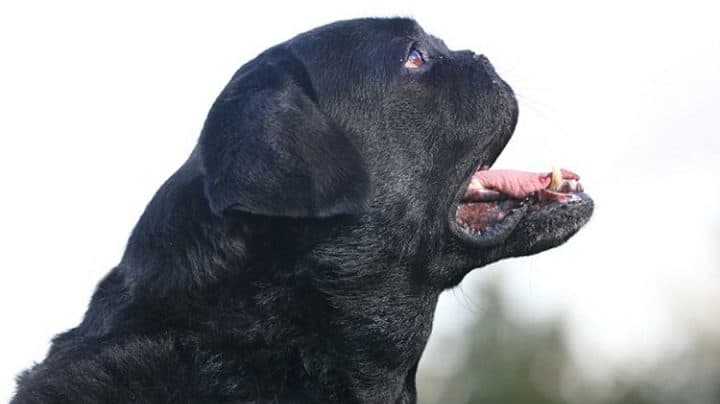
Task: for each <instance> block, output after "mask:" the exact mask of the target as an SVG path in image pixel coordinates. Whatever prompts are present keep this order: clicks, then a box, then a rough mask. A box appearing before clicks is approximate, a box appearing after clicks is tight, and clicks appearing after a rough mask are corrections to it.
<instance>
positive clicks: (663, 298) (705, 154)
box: [0, 0, 720, 401]
mask: <svg viewBox="0 0 720 404" xmlns="http://www.w3.org/2000/svg"><path fill="white" fill-rule="evenodd" d="M253 3H254V4H253V7H252V8H250V6H248V5H247V4H248V3H247V2H240V1H237V2H230V1H214V2H193V3H189V2H177V1H176V2H153V3H152V4H150V2H135V1H131V2H123V3H117V4H112V5H108V4H101V3H99V2H84V3H83V2H67V1H65V2H50V1H47V2H35V1H26V2H22V3H20V2H16V3H15V4H12V5H11V4H9V2H5V3H2V5H0V60H2V62H0V179H1V180H2V184H3V186H4V190H5V191H4V192H3V193H2V198H0V223H2V227H1V228H0V238H1V240H0V242H1V244H0V245H2V250H0V268H2V275H0V276H2V280H1V281H0V310H1V314H2V319H3V323H4V326H3V329H4V331H3V335H2V343H1V344H0V357H1V358H2V361H0V401H2V400H3V398H7V397H9V395H10V393H11V391H12V389H13V383H12V378H13V376H14V375H15V374H16V373H17V372H18V371H19V370H21V369H23V368H25V367H27V366H29V365H30V364H31V362H32V361H33V360H40V359H42V357H43V355H44V353H45V350H46V349H47V346H48V345H47V344H48V341H49V339H50V338H51V336H52V335H53V334H55V333H57V332H60V331H62V330H65V329H67V328H70V327H72V326H74V325H76V324H77V323H78V322H79V320H80V318H81V316H82V313H83V312H84V309H85V307H86V305H87V302H88V300H89V297H90V295H91V293H92V291H93V287H94V286H95V284H96V283H97V281H98V280H99V279H100V278H101V277H102V276H103V275H104V274H105V273H106V272H107V271H108V270H109V269H110V268H111V267H112V266H114V265H115V264H116V263H117V261H118V260H119V258H120V255H121V253H122V250H123V248H124V243H125V241H126V238H127V236H128V234H129V232H130V230H131V228H132V226H133V225H134V224H135V222H136V220H137V219H138V217H139V215H140V213H141V212H142V210H143V208H144V206H145V204H146V203H147V202H148V201H149V199H150V198H151V196H152V194H153V193H154V192H155V190H156V189H157V187H158V186H159V185H160V184H161V183H162V182H163V181H164V179H165V178H167V177H168V176H169V175H170V174H171V173H172V172H173V171H174V170H175V169H176V168H177V167H178V166H179V164H181V163H182V161H184V159H185V158H186V157H187V155H188V154H189V152H190V150H191V149H192V147H193V145H194V143H195V141H196V139H197V136H198V133H199V130H200V128H201V125H202V123H203V120H204V118H205V114H206V113H207V110H208V108H209V106H210V104H211V103H212V101H213V100H214V98H215V96H216V95H217V94H218V92H219V91H220V90H221V88H222V87H223V86H224V85H225V83H226V82H227V80H229V78H230V76H231V74H232V73H233V72H234V71H235V70H236V69H237V68H238V67H239V66H240V65H241V64H243V63H245V62H246V61H248V60H249V59H251V58H252V57H254V56H255V55H256V54H258V53H259V52H261V51H262V50H264V49H265V48H267V47H269V46H271V45H273V44H275V43H278V42H281V41H283V40H285V39H288V38H289V37H291V36H293V35H295V34H297V33H299V32H302V31H304V30H307V29H310V28H312V27H315V26H317V25H321V24H324V23H327V22H330V21H334V20H337V19H344V18H353V17H361V16H394V15H404V16H413V17H415V18H416V19H417V20H418V21H419V22H420V23H421V25H423V27H424V28H425V29H426V30H427V31H428V32H431V33H433V34H436V35H437V36H439V37H441V38H443V39H444V40H445V41H446V43H447V44H448V45H449V46H450V47H451V48H455V49H463V48H468V49H473V50H475V51H478V52H482V53H484V54H486V55H487V56H488V57H489V58H490V60H491V61H492V62H493V63H494V64H495V66H496V68H497V70H498V72H499V73H500V74H501V75H502V76H503V77H504V78H505V79H506V80H507V81H508V82H509V83H510V84H511V85H512V86H513V87H514V89H515V91H516V93H517V94H518V97H519V102H520V110H521V114H520V123H519V125H518V128H517V131H516V136H515V138H514V139H513V141H512V142H511V143H510V145H509V146H508V148H507V149H506V152H505V154H503V156H502V157H501V158H500V160H499V161H498V163H497V166H504V167H510V166H512V167H515V168H524V169H537V170H546V169H548V168H549V167H550V166H552V165H562V166H565V167H568V168H571V169H573V170H574V171H576V172H579V173H580V174H581V176H582V177H583V183H584V185H585V188H586V190H587V191H588V192H589V193H590V194H591V195H592V196H593V197H594V198H595V200H596V203H597V208H596V214H595V217H594V218H593V221H592V222H591V223H590V224H589V225H588V226H587V228H586V229H584V231H583V232H582V233H580V234H579V235H578V236H577V237H576V238H575V239H573V240H572V241H571V242H569V243H568V244H567V245H566V246H565V247H563V248H560V249H557V250H553V251H550V252H547V253H545V254H542V255H540V256H535V257H531V258H523V259H516V260H511V261H508V262H507V263H505V264H498V265H496V266H495V267H496V268H498V269H499V268H502V269H503V270H502V271H483V270H479V271H475V273H473V274H471V275H470V276H469V277H468V279H466V281H465V282H464V283H463V289H464V290H465V291H466V293H465V294H466V295H471V293H470V292H469V291H471V290H473V289H474V288H475V287H476V286H475V284H477V283H481V282H483V280H484V279H486V278H488V277H492V276H502V277H503V278H504V279H505V280H506V281H507V282H505V283H504V285H505V290H506V294H505V296H506V298H507V299H508V302H509V303H510V304H511V305H512V307H513V308H514V309H515V310H514V313H516V314H517V316H518V317H519V318H523V319H538V318H547V317H549V316H552V315H556V314H563V315H565V316H567V318H568V320H569V328H568V335H569V337H570V338H571V342H572V344H573V345H572V346H573V352H575V353H577V356H576V357H577V360H578V363H579V364H580V366H581V368H584V369H585V370H586V371H587V372H588V373H589V374H596V375H597V374H602V373H603V372H607V371H608V369H613V368H616V367H621V366H623V365H624V364H626V363H628V362H637V361H640V362H641V363H652V362H653V361H654V360H655V359H656V358H657V357H658V354H659V353H660V352H664V351H666V350H668V349H670V350H673V349H674V350H682V349H686V348H687V345H688V344H691V343H692V340H691V338H690V337H689V335H687V334H686V331H685V330H686V329H687V327H686V325H687V323H688V322H694V323H697V322H699V323H702V322H703V321H705V322H707V320H709V319H711V318H712V317H713V315H712V314H713V310H714V314H715V317H717V310H718V309H717V308H718V307H719V306H718V304H717V303H718V302H720V275H719V272H720V263H719V262H718V259H719V258H720V254H718V253H717V251H718V248H717V246H718V244H719V243H720V214H718V213H719V212H720V209H719V208H718V204H717V202H716V201H717V200H718V197H720V182H719V181H718V180H717V178H716V177H717V175H718V173H719V172H720V170H718V169H719V168H720V162H718V160H717V157H716V156H717V154H718V152H720V137H719V136H718V133H719V132H720V114H719V113H718V109H719V107H720V28H718V25H717V16H718V15H720V9H719V8H718V7H720V6H717V5H716V4H718V3H717V2H712V1H708V2H692V1H683V2H676V3H662V2H640V1H638V2H632V3H631V2H603V3H598V5H596V6H592V7H591V6H588V5H585V4H586V3H583V2H577V1H574V2H573V1H563V2H558V1H550V2H538V1H523V2H519V1H518V2H513V1H495V2H492V3H490V2H482V1H475V2H468V3H466V4H464V3H458V2H452V1H443V2H426V3H425V2H423V3H420V2H411V1H390V0H386V1H381V2H366V3H365V4H356V3H358V2H353V3H352V4H351V3H347V4H346V3H344V2H327V3H318V2H308V1H305V2H294V3H288V4H287V5H279V4H273V3H271V2H264V3H262V2H260V3H258V2H253ZM681 191H682V192H683V194H682V195H681V194H680V192H681ZM489 274H492V275H489ZM462 296H463V294H462V293H458V292H455V293H449V294H446V295H444V296H443V298H442V299H441V303H440V307H439V309H438V313H437V316H436V329H435V334H434V337H433V339H432V340H431V345H430V346H429V348H428V349H429V352H428V354H429V355H428V358H430V359H432V358H433V357H437V355H439V354H441V352H440V351H441V349H440V347H439V345H437V344H436V343H433V341H436V340H438V339H439V338H440V337H442V335H445V334H448V333H452V332H457V331H459V330H460V328H461V327H460V325H461V324H462V322H463V321H465V320H467V319H468V318H470V317H471V316H472V314H473V312H472V302H470V303H468V302H466V301H464V298H463V297H462ZM703 318H705V319H706V320H703ZM710 329H712V330H714V331H718V329H717V327H716V328H712V327H710ZM588 358H593V360H592V361H590V360H588Z"/></svg>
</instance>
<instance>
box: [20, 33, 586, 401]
mask: <svg viewBox="0 0 720 404" xmlns="http://www.w3.org/2000/svg"><path fill="white" fill-rule="evenodd" d="M516 118H517V105H516V102H515V98H514V96H513V93H512V91H511V89H510V88H509V87H508V86H507V85H506V84H505V83H504V82H503V81H502V80H501V79H500V78H499V77H498V76H497V75H496V74H495V72H494V71H493V68H492V67H491V65H490V63H489V62H488V60H487V59H486V58H485V57H484V56H481V55H476V54H474V53H472V52H470V51H459V52H455V51H450V50H448V49H447V47H446V46H445V44H444V43H443V42H442V41H441V40H439V39H437V38H435V37H433V36H430V35H427V34H425V33H424V32H423V31H422V29H421V28H420V27H419V26H418V25H417V24H416V23H415V22H414V21H412V20H407V19H362V20H353V21H344V22H338V23H334V24H331V25H328V26H324V27H321V28H318V29H316V30H313V31H310V32H307V33H305V34H302V35H300V36H298V37H296V38H294V39H291V40H290V41H288V42H285V43H283V44H280V45H277V46H275V47H273V48H271V49H269V50H267V51H266V52H264V53H262V54H261V55H260V56H258V57H257V58H256V59H255V60H253V61H251V62H249V63H248V64H246V65H245V66H243V67H242V68H241V69H240V70H238V71H237V73H236V74H235V75H234V76H233V78H232V80H231V81H230V83H229V84H228V85H227V87H226V88H225V89H224V90H223V92H222V93H221V94H220V96H219V97H218V99H217V101H216V102H215V104H214V105H213V107H212V109H211V110H210V113H209V115H208V118H207V121H206V123H205V127H204V129H203V132H202V134H201V137H200V140H199V143H198V146H197V148H196V149H195V151H194V152H193V153H192V155H191V156H190V158H189V159H188V161H187V162H186V163H185V164H184V165H183V166H182V167H181V168H180V169H179V170H178V171H177V172H176V173H175V174H174V175H173V176H172V177H170V179H169V180H168V181H167V182H166V183H165V184H164V185H163V186H162V187H161V188H160V190H159V191H158V192H157V194H156V195H155V197H154V198H153V200H152V201H151V202H150V204H149V205H148V207H147V209H146V211H145V213H144V214H143V215H142V217H141V218H140V220H139V222H138V224H137V226H136V227H135V229H134V231H133V233H132V235H131V237H130V239H129V241H128V245H127V250H126V251H125V254H124V256H123V258H122V261H121V262H120V264H119V265H118V266H117V267H116V268H114V269H113V270H112V271H111V272H110V274H109V275H107V277H106V278H105V279H103V280H102V282H100V284H99V285H98V288H97V291H96V292H95V294H94V296H93V298H92V301H91V302H90V306H89V308H88V311H87V313H86V315H85V318H84V320H83V321H82V323H81V324H80V325H79V326H78V327H76V328H74V329H71V330H70V331H67V332H65V333H63V334H60V335H58V336H57V337H56V338H55V340H54V341H53V345H52V348H51V349H50V351H49V353H48V356H47V358H46V359H45V361H44V362H42V363H40V364H37V365H36V366H35V367H33V368H32V369H30V370H28V371H26V372H24V373H23V374H22V375H21V376H20V377H19V384H18V390H17V394H16V397H15V398H14V401H13V402H14V403H126V402H138V403H219V402H236V403H241V402H242V403H248V402H251V403H265V402H268V403H269V402H282V403H359V402H381V403H412V402H415V400H416V393H415V382H414V378H415V371H416V369H417V364H418V361H419V359H420V356H421V354H422V352H423V348H424V346H425V343H426V341H427V339H428V336H429V335H430V330H431V326H432V318H433V312H434V309H435V304H436V301H437V297H438V295H439V294H440V292H441V291H443V290H444V289H446V288H449V287H452V286H454V285H456V284H458V282H460V280H461V279H462V278H463V277H464V276H465V274H467V273H468V272H469V271H470V270H471V269H472V268H476V267H480V266H483V265H487V264H489V263H491V262H493V261H497V260H499V259H502V258H505V257H514V256H521V255H528V254H533V253H536V252H539V251H543V250H545V249H548V248H552V247H555V246H557V245H560V244H561V243H563V242H564V241H565V240H567V239H568V238H569V237H570V236H571V235H573V234H574V233H575V232H576V231H577V230H578V229H579V228H580V227H581V226H582V225H583V224H584V223H585V222H586V221H587V219H588V218H589V217H590V215H591V213H592V206H593V204H592V200H591V199H590V198H589V197H587V196H586V195H585V194H583V193H572V194H565V195H566V196H567V197H562V198H560V199H559V202H547V201H543V200H540V199H538V198H537V197H535V196H533V195H536V194H537V192H536V193H533V194H529V193H528V195H527V197H526V198H524V199H522V198H509V197H507V195H505V193H507V192H509V191H507V192H505V193H504V192H503V191H504V189H503V188H502V187H499V186H498V187H496V188H495V194H494V195H495V197H498V196H499V198H496V199H493V198H491V199H489V200H488V199H483V198H480V199H477V200H471V201H468V200H467V198H465V196H466V194H468V193H469V191H468V189H470V188H472V187H470V188H469V187H468V184H469V183H470V179H471V177H473V176H474V175H476V171H477V169H478V168H479V167H481V166H485V165H491V164H492V163H493V161H494V160H495V159H496V158H497V156H498V154H499V153H500V151H501V150H502V149H503V147H504V146H505V144H506V142H507V141H508V140H509V139H510V136H511V134H512V131H513V129H514V126H515V122H516ZM489 172H492V170H490V171H489ZM481 173H482V172H481ZM543 178H544V177H543ZM548 178H549V177H548ZM476 190H477V189H476ZM573 190H575V191H577V190H578V189H577V188H573ZM505 191H506V190H505ZM473 203H474V205H473ZM469 206H475V207H480V208H478V209H479V210H476V211H474V210H467V209H466V208H467V207H469ZM463 209H465V210H464V211H463V212H464V213H463V215H460V211H461V210H463ZM468 212H469V213H468ZM488 212H489V215H488ZM460 216H462V217H460ZM476 219H477V220H476ZM479 219H482V220H479Z"/></svg>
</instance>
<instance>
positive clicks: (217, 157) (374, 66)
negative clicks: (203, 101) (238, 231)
mask: <svg viewBox="0 0 720 404" xmlns="http://www.w3.org/2000/svg"><path fill="white" fill-rule="evenodd" d="M517 116H518V107H517V103H516V101H515V97H514V95H513V92H512V90H511V89H510V87H509V86H508V85H507V84H506V83H505V82H504V81H503V80H502V79H501V78H500V77H499V76H498V75H497V74H496V72H495V71H494V69H493V67H492V66H491V64H490V63H489V61H488V59H487V58H486V57H485V56H482V55H479V54H476V53H473V52H471V51H452V50H450V49H448V48H447V47H446V46H445V44H444V43H443V41H442V40H440V39H438V38H436V37H434V36H432V35H429V34H427V33H425V32H424V31H423V30H422V28H420V27H419V26H418V25H417V24H416V23H415V22H414V21H412V20H408V19H363V20H352V21H343V22H338V23H334V24H331V25H327V26H324V27H321V28H318V29H315V30H313V31H310V32H307V33H304V34H301V35H299V36H297V37H295V38H293V39H291V40H289V41H287V42H285V43H283V44H280V45H277V46H275V47H273V48H271V49H269V50H267V51H266V52H264V53H262V54H261V55H259V56H258V57H257V58H256V59H254V60H253V61H251V62H250V63H248V64H246V65H245V66H243V67H242V68H240V70H238V71H237V72H236V73H235V75H234V76H233V78H232V80H231V81H230V83H229V84H228V85H227V87H226V88H225V89H224V90H223V91H222V93H221V94H220V96H219V97H218V99H217V101H216V102H215V104H214V105H213V107H212V109H211V111H210V113H209V115H208V118H207V121H206V124H205V127H204V129H203V133H202V135H201V139H200V149H199V150H200V154H201V158H202V164H203V168H204V189H205V196H206V198H207V201H208V203H209V205H210V207H211V210H212V211H213V213H214V214H216V215H220V216H227V217H230V216H233V215H243V216H245V217H251V220H254V221H255V222H256V223H264V225H265V226H268V227H271V228H272V229H273V230H272V231H271V232H277V233H278V234H282V233H285V229H283V227H287V226H292V227H297V226H301V227H304V228H306V229H311V230H312V231H311V232H302V233H293V234H302V235H303V239H302V240H289V239H287V237H285V238H282V240H283V242H284V243H303V244H304V245H308V251H309V253H308V256H311V257H313V259H315V260H319V261H323V263H324V264H328V265H330V266H339V267H342V268H344V270H345V271H348V273H351V274H353V275H360V274H364V275H370V273H371V272H373V271H374V272H382V276H393V277H395V276H401V277H402V278H403V279H413V280H414V281H418V282H421V283H422V282H424V283H426V284H432V285H435V286H437V287H438V289H442V288H445V287H449V286H452V285H454V284H456V283H457V282H459V281H460V280H461V279H462V277H463V276H464V275H465V274H466V273H467V272H468V271H469V270H470V269H472V268H475V267H478V266H482V265H485V264H487V263H490V262H492V261H496V260H498V259H501V258H505V257H511V256H520V255H527V254H532V253H536V252H539V251H542V250H545V249H548V248H551V247H554V246H557V245H559V244H561V243H562V242H564V241H565V240H567V239H568V238H569V237H570V236H571V235H572V234H574V233H575V232H576V231H577V230H578V229H579V228H580V227H581V226H582V225H583V224H584V223H585V221H586V220H587V219H588V218H589V216H590V214H591V212H592V201H591V200H590V199H589V198H587V197H585V196H582V197H580V198H576V199H577V200H575V201H574V202H573V203H549V204H548V203H544V204H540V203H534V204H533V203H524V204H522V205H521V206H520V205H518V206H515V205H513V206H512V207H509V208H507V210H508V212H504V213H508V214H507V215H506V217H505V219H502V220H497V221H495V222H493V223H492V232H484V231H483V232H473V231H469V230H468V229H467V228H466V227H465V226H462V225H461V224H462V223H460V222H459V220H458V218H457V216H456V212H457V210H458V206H459V204H460V202H461V199H462V197H463V195H464V194H465V192H466V189H467V187H468V183H469V182H470V179H471V177H472V176H473V173H475V172H476V171H477V170H478V168H479V167H481V166H490V165H492V163H493V162H494V161H495V159H496V158H497V157H498V155H499V154H500V152H501V151H502V149H503V147H504V146H505V144H506V143H507V142H508V140H509V139H510V137H511V135H512V132H513V129H514V127H515V123H516V120H517ZM490 233H492V234H490ZM278 237H280V235H278ZM381 263H382V264H381ZM374 272H373V273H374ZM398 273H401V274H402V275H399V274H398ZM388 274H392V275H388Z"/></svg>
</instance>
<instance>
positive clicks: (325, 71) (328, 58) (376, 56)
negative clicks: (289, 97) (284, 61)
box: [285, 18, 426, 88]
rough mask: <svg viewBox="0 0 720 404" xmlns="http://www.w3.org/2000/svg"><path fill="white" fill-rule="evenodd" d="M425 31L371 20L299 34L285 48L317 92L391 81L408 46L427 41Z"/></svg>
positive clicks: (400, 21)
mask: <svg viewBox="0 0 720 404" xmlns="http://www.w3.org/2000/svg"><path fill="white" fill-rule="evenodd" d="M425 36H426V35H425V33H424V31H423V30H422V28H421V27H420V26H419V25H418V24H417V23H416V22H415V21H413V20H411V19H406V18H391V19H379V18H368V19H358V20H348V21H339V22H336V23H333V24H329V25H325V26H322V27H319V28H316V29H314V30H312V31H308V32H306V33H303V34H300V35H298V36H296V37H295V38H293V39H291V40H289V41H288V42H286V43H285V46H286V47H287V48H288V49H289V50H290V51H291V52H292V53H293V54H294V55H295V57H296V58H297V59H298V60H300V61H301V62H303V64H304V65H305V67H306V69H307V71H308V75H309V76H310V77H311V79H312V80H313V82H314V84H315V86H316V88H318V87H323V83H325V84H332V85H339V84H340V83H338V81H340V82H344V83H347V81H348V80H362V79H363V78H367V77H372V78H373V79H374V80H378V81H383V80H384V79H389V77H388V76H390V75H392V73H393V69H394V67H396V66H400V63H399V62H400V61H401V60H402V58H404V57H405V56H406V52H407V50H408V46H409V44H411V43H412V41H413V40H414V39H417V38H421V37H425Z"/></svg>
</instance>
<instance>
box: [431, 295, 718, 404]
mask: <svg viewBox="0 0 720 404" xmlns="http://www.w3.org/2000/svg"><path fill="white" fill-rule="evenodd" d="M479 299H480V301H481V303H480V306H481V307H482V310H481V311H480V313H477V315H476V317H475V320H474V321H473V322H472V323H471V324H470V326H469V327H468V328H467V329H466V330H465V331H464V332H463V333H462V334H461V335H459V336H458V337H457V340H454V341H448V343H450V344H453V346H449V348H452V349H457V347H456V346H455V344H465V347H464V348H465V351H464V352H465V355H464V356H463V358H462V360H461V361H460V363H459V364H458V365H457V367H456V368H455V370H454V371H453V372H452V374H451V375H450V376H449V377H444V378H443V379H442V380H443V381H442V382H438V380H435V379H434V378H433V375H432V373H431V372H432V364H429V366H426V368H428V369H423V368H422V367H421V370H420V374H419V375H418V390H419V392H420V397H419V401H420V403H422V404H436V403H437V404H449V403H452V404H497V403H508V404H516V403H518V404H525V403H528V404H556V403H557V404H560V403H573V404H574V403H578V404H587V403H593V404H595V403H598V404H600V403H602V404H645V403H648V404H649V403H657V404H660V403H662V404H679V403H687V404H719V403H720V350H718V346H719V344H718V343H717V342H716V341H715V340H714V339H711V340H705V342H703V340H702V339H701V338H698V339H696V343H695V344H694V345H693V347H694V348H693V349H692V350H691V351H689V352H686V353H685V354H683V355H681V356H673V357H667V358H663V360H661V361H660V362H659V365H658V367H657V369H654V370H653V371H648V372H647V374H642V375H640V377H623V375H618V377H617V380H614V381H612V382H611V383H609V384H607V385H603V386H596V385H592V383H591V382H589V381H587V380H584V379H583V378H582V377H581V376H580V375H577V374H574V373H573V372H572V370H573V366H572V361H571V358H570V357H569V355H568V352H567V348H566V344H565V341H564V339H563V334H562V332H561V331H562V323H561V321H559V320H556V321H551V322H546V323H533V324H525V323H521V322H519V321H516V320H514V319H512V318H511V317H509V316H508V313H507V310H506V308H505V307H504V306H503V304H502V299H501V298H500V296H499V291H498V288H497V283H494V282H490V283H488V284H486V286H485V287H484V288H483V289H481V293H480V296H479ZM568 376H569V377H568ZM440 384H441V385H440Z"/></svg>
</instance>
